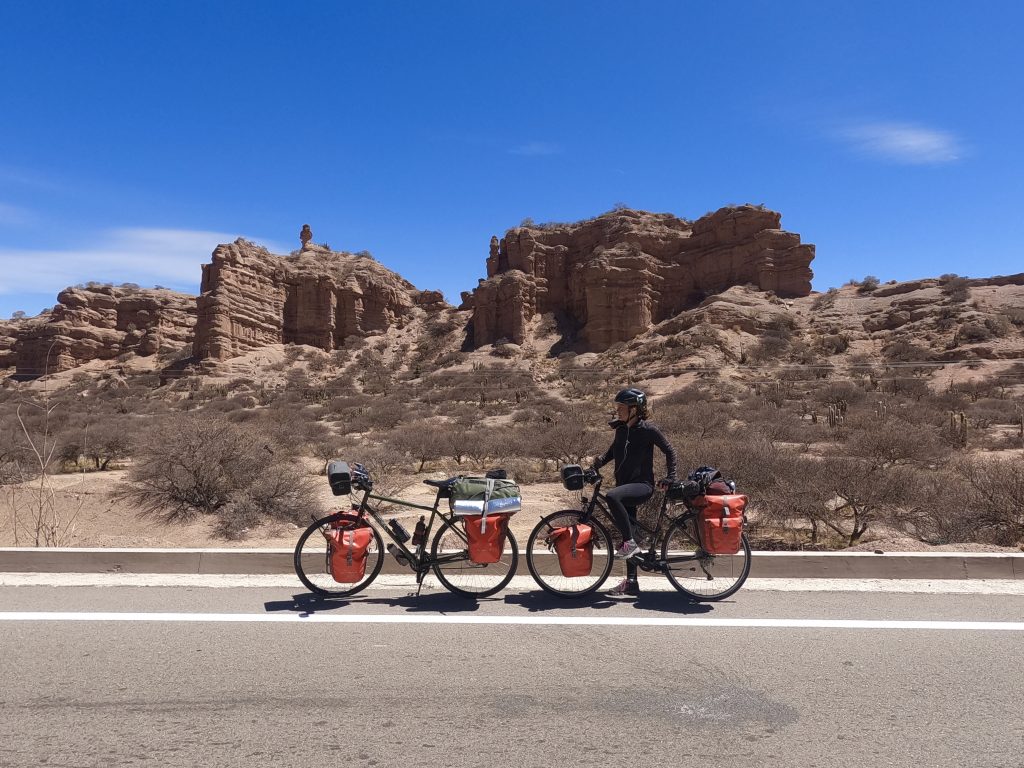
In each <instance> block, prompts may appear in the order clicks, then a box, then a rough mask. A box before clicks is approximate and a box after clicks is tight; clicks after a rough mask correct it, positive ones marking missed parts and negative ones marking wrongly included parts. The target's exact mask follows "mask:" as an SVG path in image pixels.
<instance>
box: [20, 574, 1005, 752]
mask: <svg viewBox="0 0 1024 768" xmlns="http://www.w3.org/2000/svg"><path fill="white" fill-rule="evenodd" d="M296 595H300V592H299V590H295V589H285V588H280V587H275V588H264V589H234V588H220V589H212V588H204V587H184V588H164V587H101V588H94V587H75V588H66V589H58V588H54V587H36V586H19V587H2V588H0V765H2V766H19V767H20V766H37V765H49V766H54V765H56V766H122V765H125V766H128V765H153V766H196V765H209V766H240V767H242V766H261V768H266V767H268V766H275V767H276V766H324V765H351V766H391V765H413V766H418V765H429V766H459V767H460V768H461V767H463V766H495V765H498V766H500V765H506V764H509V763H510V761H511V763H512V764H514V765H517V766H575V765H587V766H590V765H622V764H627V763H631V764H636V763H639V764H648V765H654V766H689V765H701V766H705V765H714V766H760V765H782V766H844V767H846V766H889V765H892V766H906V765H918V766H957V767H958V768H959V767H960V766H967V765H970V766H1000V767H1008V768H1024V696H1022V691H1021V688H1022V683H1024V631H1020V629H1021V624H1020V622H1022V621H1024V596H1020V595H981V594H976V595H971V594H959V595H943V594H926V595H920V594H887V593H851V592H836V593H829V592H753V591H750V592H743V591H741V592H740V593H738V594H737V595H736V597H735V598H734V599H733V600H732V601H730V602H727V603H723V604H716V605H713V606H694V605H688V604H686V603H681V602H680V601H679V599H678V598H677V597H676V596H675V595H674V594H672V593H655V594H651V595H648V596H645V597H641V598H639V599H633V598H628V599H621V600H611V599H603V598H595V599H594V600H592V601H589V602H586V603H583V604H582V605H575V606H571V607H570V606H567V605H566V604H565V603H563V602H562V601H557V600H554V599H549V598H546V597H544V596H543V595H542V594H540V593H538V592H534V591H526V592H511V593H507V594H504V595H501V596H498V597H496V598H492V599H490V600H485V601H481V602H480V603H471V602H470V603H467V602H465V601H463V600H460V599H458V598H454V597H451V596H449V595H447V594H446V593H437V592H435V593H431V594H425V595H422V596H420V597H419V598H415V597H411V596H409V595H408V590H407V589H395V590H373V591H371V592H368V593H367V594H366V596H365V597H356V598H353V599H351V600H349V601H339V602H336V603H307V602H303V601H302V600H301V599H299V600H296V599H295V598H296ZM16 612H31V613H26V614H19V613H16ZM38 612H47V613H49V612H59V613H57V614H54V615H53V616H48V617H46V618H45V620H38V619H39V617H38V616H37V615H35V614H37V613H38ZM97 612H113V613H116V614H118V615H119V616H120V617H121V618H124V619H130V620H120V621H111V620H102V621H96V620H90V619H92V618H95V614H96V613H97ZM83 614H85V615H83ZM88 614H92V616H90V615H88ZM126 614H131V615H130V616H129V615H126ZM152 614H160V616H157V617H154V616H153V615H152ZM567 617H571V618H572V619H573V620H576V621H580V622H584V623H579V624H572V625H561V624H553V623H550V622H554V621H559V620H564V619H566V618H567ZM157 618H162V619H165V620H155V619H157ZM226 619H230V621H228V620H226ZM666 619H667V620H669V621H670V622H676V623H675V624H671V623H669V624H668V625H656V626H651V625H649V624H645V623H643V622H645V621H652V620H658V621H664V620H666ZM694 619H697V620H700V621H706V620H708V619H713V620H721V619H724V620H730V621H735V622H740V623H741V622H742V621H744V620H748V619H749V620H752V621H755V622H756V621H761V622H764V621H766V620H777V621H778V622H779V625H778V626H760V625H754V626H723V625H719V624H712V625H706V624H705V625H688V624H686V623H685V622H688V621H692V620H694ZM807 619H824V620H833V621H842V620H854V619H856V620H870V621H873V622H875V624H873V625H872V626H871V628H862V627H857V628H851V627H848V626H840V625H837V626H829V627H808V626H802V625H800V621H801V620H807ZM906 620H915V621H922V622H954V624H949V625H946V624H942V625H921V626H916V627H915V628H912V629H906V628H900V626H899V625H889V624H888V623H887V622H892V621H906ZM342 621H344V622H345V623H340V622H342ZM380 621H401V622H402V623H376V622H380ZM450 621H459V622H464V623H447V622H450ZM476 622H494V623H476ZM586 622H592V623H586ZM610 622H621V623H610ZM965 622H1008V623H1013V626H1014V627H1016V629H1013V630H1007V629H1005V628H1004V629H985V628H976V627H977V625H974V624H968V623H965Z"/></svg>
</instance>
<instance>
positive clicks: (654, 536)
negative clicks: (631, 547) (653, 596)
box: [580, 478, 711, 573]
mask: <svg viewBox="0 0 1024 768" xmlns="http://www.w3.org/2000/svg"><path fill="white" fill-rule="evenodd" d="M603 482H604V479H603V478H598V480H597V482H596V483H594V490H593V491H592V492H591V494H590V500H589V501H587V500H586V499H585V498H584V499H583V504H584V507H585V509H584V512H583V515H582V516H581V517H580V522H581V523H586V521H587V520H589V519H590V518H591V517H593V515H594V512H595V509H600V510H601V511H603V512H604V513H605V515H606V516H607V517H608V518H610V520H611V522H612V523H613V524H615V520H614V518H612V516H611V513H610V511H609V509H608V497H607V496H606V495H605V494H603V493H601V485H602V483H603ZM598 501H600V502H601V504H600V505H598ZM668 501H669V499H668V496H667V495H666V496H664V497H663V498H662V500H661V509H660V510H659V511H658V520H657V522H656V523H655V525H654V528H648V527H647V526H646V525H644V524H643V523H641V522H640V521H639V520H634V521H633V524H634V525H635V526H637V527H639V528H640V529H641V530H643V531H644V532H646V533H648V534H650V536H651V542H650V547H649V549H648V550H647V551H646V552H641V554H640V555H637V556H635V557H634V558H633V560H632V562H633V563H635V564H636V566H637V567H638V568H639V569H640V570H642V571H648V572H650V571H657V572H659V573H666V572H667V571H668V564H669V563H670V562H672V563H685V562H691V561H696V562H697V563H699V564H700V566H701V570H703V571H704V572H705V573H707V569H706V568H705V567H704V562H703V561H704V559H705V558H707V557H711V556H710V555H708V554H707V553H706V552H704V549H703V547H704V543H703V542H702V541H701V540H700V526H694V532H695V533H696V535H697V540H696V544H697V546H698V551H697V552H695V553H693V554H687V555H676V556H673V557H670V558H668V559H665V560H662V559H660V558H659V557H658V554H657V549H658V545H659V544H660V543H661V537H662V535H663V533H664V531H663V530H662V526H663V524H664V522H665V520H666V518H668ZM683 504H684V505H685V508H686V511H685V512H683V513H682V514H681V515H679V516H678V517H677V518H673V519H679V518H685V517H687V516H691V517H692V516H694V515H695V514H696V513H695V511H694V509H693V507H691V506H690V505H689V503H687V502H685V501H684V502H683ZM614 527H615V530H618V525H617V524H615V526H614Z"/></svg>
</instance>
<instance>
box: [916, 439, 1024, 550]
mask: <svg viewBox="0 0 1024 768" xmlns="http://www.w3.org/2000/svg"><path fill="white" fill-rule="evenodd" d="M908 521H909V523H910V525H911V527H912V529H913V531H914V533H915V534H916V535H917V536H919V537H920V538H922V539H923V540H925V541H929V542H932V543H935V544H946V543H950V542H976V543H980V544H994V545H997V546H1004V547H1013V546H1018V545H1020V544H1021V543H1022V541H1024V456H1016V457H1014V458H1009V459H991V458H967V459H962V460H960V461H958V462H956V463H954V464H952V465H951V466H949V467H948V468H947V469H946V470H945V471H942V472H935V473H932V474H931V475H930V476H928V477H926V478H923V483H922V493H921V497H920V499H919V501H918V503H917V504H916V505H914V506H913V507H912V508H911V510H910V514H909V515H908Z"/></svg>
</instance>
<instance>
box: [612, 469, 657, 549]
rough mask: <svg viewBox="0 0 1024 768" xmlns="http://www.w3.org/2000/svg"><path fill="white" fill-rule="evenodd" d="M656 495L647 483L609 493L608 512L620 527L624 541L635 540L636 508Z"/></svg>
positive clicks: (627, 486) (622, 487)
mask: <svg viewBox="0 0 1024 768" xmlns="http://www.w3.org/2000/svg"><path fill="white" fill-rule="evenodd" d="M653 495H654V488H653V487H651V486H649V485H648V484H647V483H627V484H626V485H619V486H616V487H615V488H612V490H610V491H608V493H606V494H605V496H607V497H608V511H609V512H611V513H612V518H613V519H614V520H615V524H616V525H617V526H619V530H620V531H621V532H622V537H623V538H624V539H632V538H633V520H634V519H636V508H637V507H639V506H640V505H641V504H643V503H644V502H645V501H647V500H648V499H649V498H651V496H653Z"/></svg>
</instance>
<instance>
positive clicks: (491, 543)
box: [462, 515, 511, 563]
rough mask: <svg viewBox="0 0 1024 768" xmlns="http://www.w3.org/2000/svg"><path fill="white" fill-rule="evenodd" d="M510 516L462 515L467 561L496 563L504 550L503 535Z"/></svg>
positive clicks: (506, 529)
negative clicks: (466, 542) (467, 550)
mask: <svg viewBox="0 0 1024 768" xmlns="http://www.w3.org/2000/svg"><path fill="white" fill-rule="evenodd" d="M509 517H511V515H486V516H485V515H464V516H463V517H462V519H463V521H464V522H465V524H466V537H467V538H468V539H469V559H470V560H472V561H473V562H474V563H496V562H498V561H499V560H501V553H502V552H503V551H504V550H505V533H506V532H507V531H508V519H509Z"/></svg>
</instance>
